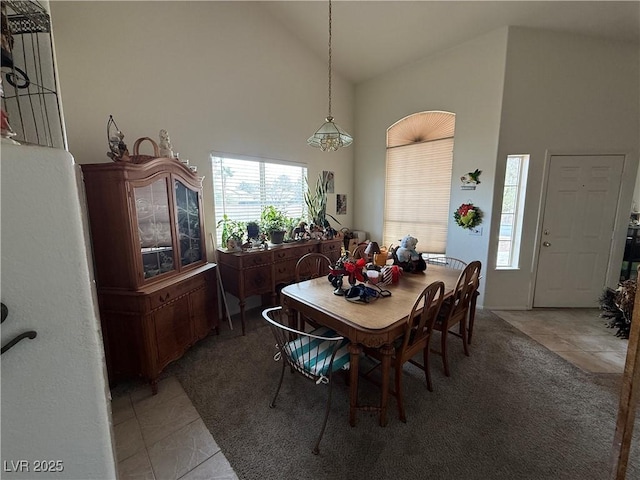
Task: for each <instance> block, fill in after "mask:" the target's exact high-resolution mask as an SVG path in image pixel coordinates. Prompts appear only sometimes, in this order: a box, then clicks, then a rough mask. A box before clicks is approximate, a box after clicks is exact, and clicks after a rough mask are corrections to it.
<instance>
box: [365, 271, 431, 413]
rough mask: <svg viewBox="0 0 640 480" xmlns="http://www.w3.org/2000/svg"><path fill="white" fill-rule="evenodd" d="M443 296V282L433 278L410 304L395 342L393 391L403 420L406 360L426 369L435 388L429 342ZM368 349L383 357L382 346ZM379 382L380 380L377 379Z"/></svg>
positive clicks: (426, 373)
mask: <svg viewBox="0 0 640 480" xmlns="http://www.w3.org/2000/svg"><path fill="white" fill-rule="evenodd" d="M443 297H444V283H443V282H439V281H438V282H433V283H432V284H431V285H429V286H427V287H426V288H425V289H424V290H423V291H422V293H420V295H418V298H416V301H415V302H414V304H413V307H412V308H411V312H410V313H409V316H408V317H407V323H406V326H405V329H404V334H403V335H402V337H400V338H398V339H397V340H396V341H395V343H394V347H395V352H394V354H393V355H392V357H391V365H392V367H393V368H394V387H393V390H390V393H391V394H392V395H394V396H395V397H396V401H397V403H398V415H399V417H400V420H401V421H403V422H406V421H407V417H406V414H405V410H404V397H403V389H402V376H403V366H404V364H405V363H406V362H410V363H412V364H413V365H416V366H417V367H419V368H420V369H422V370H424V373H425V378H426V380H427V388H428V389H429V391H433V385H432V383H431V373H430V370H429V351H430V348H429V343H430V340H431V336H432V333H433V328H434V324H435V321H436V318H437V317H438V313H439V312H440V308H441V305H442V299H443ZM420 351H422V352H423V363H422V364H420V363H419V362H417V361H415V360H413V359H412V357H414V356H415V355H416V354H417V353H418V352H420ZM365 353H366V354H367V355H368V356H369V357H373V358H375V359H376V360H378V361H379V362H380V361H382V354H381V352H380V350H379V349H375V348H366V349H365ZM379 366H380V363H378V364H377V365H376V366H375V367H373V368H372V369H370V370H369V371H368V372H366V373H365V374H364V375H365V377H367V378H369V379H371V376H370V374H371V373H372V371H373V370H374V369H376V368H377V367H379ZM376 383H377V382H376Z"/></svg>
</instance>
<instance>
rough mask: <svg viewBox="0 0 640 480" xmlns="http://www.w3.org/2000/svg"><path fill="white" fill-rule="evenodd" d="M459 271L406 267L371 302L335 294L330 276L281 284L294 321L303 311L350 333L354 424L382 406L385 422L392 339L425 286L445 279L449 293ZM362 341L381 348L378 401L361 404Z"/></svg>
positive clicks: (383, 423)
mask: <svg viewBox="0 0 640 480" xmlns="http://www.w3.org/2000/svg"><path fill="white" fill-rule="evenodd" d="M460 273H461V270H455V269H451V268H446V267H441V266H436V265H429V266H428V268H427V270H425V271H424V272H420V273H406V272H405V273H404V274H403V275H401V276H400V278H399V281H398V282H397V283H395V284H391V285H385V286H384V287H381V288H383V289H385V290H388V291H389V292H390V293H391V295H390V296H385V297H379V298H376V299H374V300H371V301H369V302H368V303H364V302H352V301H348V300H347V299H346V298H345V297H344V296H340V295H336V294H334V287H332V285H331V283H330V282H329V281H328V278H327V277H318V278H314V279H311V280H306V281H303V282H299V283H293V284H291V285H287V286H285V287H284V288H283V289H282V291H281V297H280V298H281V303H282V307H283V309H284V311H285V312H286V314H287V315H288V318H289V322H290V323H291V325H295V324H296V323H297V318H298V317H299V315H302V316H304V317H307V318H309V319H311V320H312V321H313V322H315V323H317V324H318V325H322V326H325V327H329V328H331V329H332V330H334V331H335V332H337V333H338V334H339V335H341V336H343V337H345V338H347V339H349V341H350V344H349V354H350V362H349V363H350V367H349V369H350V374H349V375H350V382H349V383H350V385H349V423H350V424H351V426H355V424H356V413H357V411H358V410H362V411H374V412H379V423H380V425H381V426H386V424H387V401H388V397H389V377H390V368H391V357H392V355H393V353H394V347H393V342H394V340H396V339H397V338H398V337H400V336H402V334H403V333H404V329H405V325H406V322H407V318H408V317H409V313H410V310H411V308H412V307H413V304H414V302H415V300H416V298H417V297H418V295H419V294H420V293H421V292H422V290H424V288H425V287H427V286H428V285H429V284H431V283H433V282H435V281H442V282H444V285H445V290H444V291H445V293H444V295H445V298H447V297H449V296H451V295H452V294H453V291H454V290H455V287H456V284H457V281H458V277H459V275H460ZM373 288H375V286H374V287H373ZM363 347H371V348H378V349H380V353H381V354H382V355H381V357H382V362H381V363H382V364H381V369H382V382H381V393H380V403H379V404H378V405H361V404H360V403H359V402H358V364H359V357H360V354H361V353H362V350H363Z"/></svg>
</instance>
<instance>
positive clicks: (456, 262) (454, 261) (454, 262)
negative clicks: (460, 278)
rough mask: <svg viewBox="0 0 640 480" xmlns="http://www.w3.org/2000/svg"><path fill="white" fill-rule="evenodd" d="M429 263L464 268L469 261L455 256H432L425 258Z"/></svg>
mask: <svg viewBox="0 0 640 480" xmlns="http://www.w3.org/2000/svg"><path fill="white" fill-rule="evenodd" d="M425 261H426V262H427V265H440V266H442V267H446V268H453V269H455V270H462V269H464V267H466V266H467V262H465V261H463V260H460V259H459V258H454V257H444V256H443V257H430V258H427V259H426V260H425Z"/></svg>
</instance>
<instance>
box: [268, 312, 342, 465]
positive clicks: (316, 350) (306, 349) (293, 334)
mask: <svg viewBox="0 0 640 480" xmlns="http://www.w3.org/2000/svg"><path fill="white" fill-rule="evenodd" d="M262 316H263V318H264V319H265V320H266V321H267V322H268V323H269V326H270V327H271V331H272V332H273V335H274V337H275V340H276V344H275V348H276V352H275V354H274V356H273V359H274V360H275V361H276V362H282V369H281V371H280V380H279V381H278V387H277V388H276V392H275V394H274V396H273V400H271V403H270V404H269V406H270V407H271V408H275V406H276V398H277V397H278V393H280V387H281V386H282V380H283V379H284V371H285V369H286V367H287V366H289V367H290V369H291V370H292V371H294V372H298V373H299V374H300V375H302V376H303V377H305V378H307V379H309V380H312V381H313V382H314V383H315V384H316V385H328V386H329V391H328V394H327V405H326V409H325V413H324V417H323V419H322V426H321V428H320V434H319V435H318V438H317V440H316V443H315V445H314V447H313V450H312V452H313V453H314V454H316V455H317V454H318V453H319V452H320V441H321V440H322V435H323V434H324V430H325V428H326V426H327V419H328V418H329V412H330V411H331V393H332V390H333V382H332V381H331V380H332V376H333V373H334V372H335V371H337V370H340V369H344V370H348V369H349V348H348V347H349V343H350V342H349V340H347V339H345V338H344V337H341V336H339V335H337V334H336V333H335V332H333V331H332V330H330V329H328V328H326V327H320V328H317V329H315V330H313V331H311V332H303V331H300V330H296V329H294V328H291V327H289V326H288V325H287V323H288V322H287V317H286V315H284V313H283V311H282V307H281V306H277V307H271V308H267V309H265V310H263V311H262ZM301 427H302V426H301Z"/></svg>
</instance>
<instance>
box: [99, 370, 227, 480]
mask: <svg viewBox="0 0 640 480" xmlns="http://www.w3.org/2000/svg"><path fill="white" fill-rule="evenodd" d="M112 395H113V399H112V401H111V410H112V415H113V425H114V427H113V429H114V435H115V444H116V456H117V460H118V478H119V479H120V480H125V479H127V480H128V479H136V480H177V479H181V480H212V479H219V480H223V479H224V480H227V479H229V480H231V479H237V478H238V477H237V476H236V474H235V472H234V471H233V469H232V468H231V465H230V464H229V462H228V461H227V459H226V458H225V456H224V455H223V454H222V452H221V451H220V447H218V444H217V443H216V442H215V440H214V439H213V437H212V436H211V433H209V430H207V427H206V426H205V425H204V422H203V421H202V419H201V418H200V415H199V414H198V412H197V411H196V409H195V408H194V406H193V404H192V403H191V400H189V397H187V394H186V393H185V392H184V390H183V389H182V385H180V382H179V381H178V380H177V379H176V378H175V377H169V378H166V379H164V380H162V381H160V382H159V383H158V394H157V395H154V396H152V395H151V388H150V387H149V386H148V385H139V386H136V387H134V388H133V389H132V390H131V391H122V389H121V390H117V391H113V392H112Z"/></svg>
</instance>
